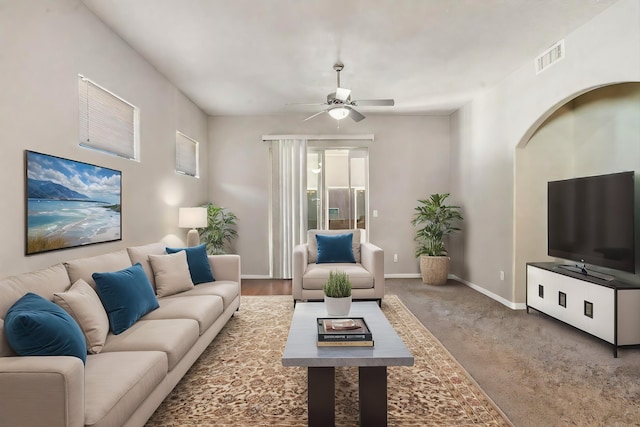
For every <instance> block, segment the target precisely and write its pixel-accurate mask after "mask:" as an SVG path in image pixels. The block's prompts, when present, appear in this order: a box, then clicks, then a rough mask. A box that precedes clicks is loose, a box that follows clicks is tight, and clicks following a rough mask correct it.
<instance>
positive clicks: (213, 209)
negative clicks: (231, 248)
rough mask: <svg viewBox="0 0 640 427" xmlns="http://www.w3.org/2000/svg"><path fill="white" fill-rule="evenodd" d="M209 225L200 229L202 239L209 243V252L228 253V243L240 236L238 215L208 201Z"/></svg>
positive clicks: (206, 206)
mask: <svg viewBox="0 0 640 427" xmlns="http://www.w3.org/2000/svg"><path fill="white" fill-rule="evenodd" d="M204 207H205V208H207V226H206V227H204V228H202V229H200V241H201V242H204V243H206V244H207V252H208V253H209V254H211V255H215V254H224V253H227V249H226V247H227V245H229V244H230V243H231V242H232V241H233V239H235V238H236V237H238V232H237V231H236V229H235V227H236V220H237V219H238V217H237V216H236V215H235V214H234V213H233V212H230V211H229V210H227V209H226V208H222V207H219V206H216V205H214V204H213V203H207V204H206V205H204Z"/></svg>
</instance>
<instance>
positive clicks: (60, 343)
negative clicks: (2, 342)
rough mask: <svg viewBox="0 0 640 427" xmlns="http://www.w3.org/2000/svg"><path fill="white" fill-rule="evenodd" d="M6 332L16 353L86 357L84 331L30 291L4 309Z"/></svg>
mask: <svg viewBox="0 0 640 427" xmlns="http://www.w3.org/2000/svg"><path fill="white" fill-rule="evenodd" d="M4 327H5V333H6V335H7V341H9V345H11V348H13V349H14V350H15V352H16V353H17V354H18V355H19V356H75V357H77V358H79V359H81V360H82V362H83V363H85V362H86V360H87V346H86V344H85V340H84V335H82V331H81V330H80V327H79V326H78V324H77V323H76V321H75V320H73V318H72V317H71V316H70V315H69V314H68V313H67V312H66V311H64V310H63V309H62V308H60V307H58V306H57V305H55V304H54V303H52V302H51V301H49V300H47V299H44V298H42V297H41V296H40V295H36V294H34V293H32V292H29V293H27V294H26V295H25V296H23V297H22V298H20V299H19V300H18V301H16V303H15V304H14V305H13V306H12V307H11V308H10V309H9V311H8V312H7V317H6V318H5V325H4Z"/></svg>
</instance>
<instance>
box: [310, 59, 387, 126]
mask: <svg viewBox="0 0 640 427" xmlns="http://www.w3.org/2000/svg"><path fill="white" fill-rule="evenodd" d="M333 69H334V70H335V71H336V73H337V75H338V76H337V80H338V85H337V88H336V91H335V92H332V93H330V94H329V95H327V102H323V103H321V104H302V105H326V106H327V108H325V109H324V110H322V111H319V112H317V113H315V114H313V115H311V116H309V117H307V118H306V119H304V121H307V120H310V119H313V118H314V117H316V116H319V115H320V114H324V113H329V115H330V116H331V117H333V118H334V119H336V120H342V119H344V118H345V117H347V116H349V117H351V119H352V120H353V121H354V122H359V121H361V120H363V119H364V118H365V116H364V115H363V114H362V113H360V112H358V111H357V110H356V109H355V108H354V107H358V106H376V107H390V106H393V105H394V104H395V101H394V100H393V99H360V100H354V99H351V90H350V89H345V88H343V87H340V71H342V70H343V69H344V64H341V63H339V62H338V63H336V64H335V65H334V66H333Z"/></svg>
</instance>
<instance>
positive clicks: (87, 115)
mask: <svg viewBox="0 0 640 427" xmlns="http://www.w3.org/2000/svg"><path fill="white" fill-rule="evenodd" d="M78 77H79V79H78V84H79V88H78V89H79V96H78V99H79V107H80V146H82V147H86V148H92V149H94V150H99V151H102V152H105V153H108V154H112V155H114V156H120V157H124V158H125V159H131V160H138V145H139V142H138V141H139V134H140V131H139V126H140V125H139V121H140V119H139V116H140V114H139V110H138V108H136V107H134V106H133V105H131V104H129V103H128V102H126V101H125V100H123V99H121V98H120V97H118V96H116V95H114V94H113V93H111V92H109V91H107V90H106V89H104V88H102V87H100V86H98V85H97V84H95V83H94V82H92V81H91V80H89V79H86V78H85V77H83V76H78Z"/></svg>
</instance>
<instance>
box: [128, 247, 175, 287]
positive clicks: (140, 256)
mask: <svg viewBox="0 0 640 427" xmlns="http://www.w3.org/2000/svg"><path fill="white" fill-rule="evenodd" d="M166 247H167V245H165V244H164V243H162V242H158V243H150V244H148V245H142V246H132V247H129V248H127V253H128V254H129V259H131V264H135V263H138V262H139V263H140V265H141V266H142V269H143V270H144V272H145V273H146V274H147V277H148V278H149V281H150V282H151V286H153V291H154V292H155V290H156V280H155V277H154V276H153V269H152V268H151V262H149V255H164V254H166V253H167V252H166Z"/></svg>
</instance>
